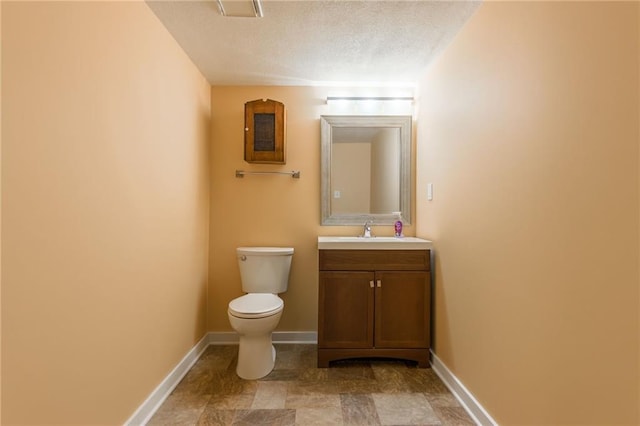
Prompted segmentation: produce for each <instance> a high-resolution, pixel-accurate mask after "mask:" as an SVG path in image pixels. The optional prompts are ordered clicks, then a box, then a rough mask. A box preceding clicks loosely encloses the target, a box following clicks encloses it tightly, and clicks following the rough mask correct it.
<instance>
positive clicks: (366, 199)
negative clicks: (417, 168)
mask: <svg viewBox="0 0 640 426" xmlns="http://www.w3.org/2000/svg"><path fill="white" fill-rule="evenodd" d="M320 141H321V147H322V152H321V162H322V164H321V172H322V176H321V196H322V225H362V224H364V222H365V221H366V220H373V223H374V225H391V224H393V223H394V222H395V221H396V220H397V219H398V213H397V212H400V220H402V221H403V222H404V223H406V224H410V223H411V116H397V115H396V116H386V115H385V116H348V115H324V116H321V117H320Z"/></svg>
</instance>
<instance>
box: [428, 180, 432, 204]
mask: <svg viewBox="0 0 640 426" xmlns="http://www.w3.org/2000/svg"><path fill="white" fill-rule="evenodd" d="M431 200H433V184H432V183H428V184H427V201H431Z"/></svg>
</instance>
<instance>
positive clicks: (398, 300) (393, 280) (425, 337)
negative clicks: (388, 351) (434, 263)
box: [375, 271, 431, 348]
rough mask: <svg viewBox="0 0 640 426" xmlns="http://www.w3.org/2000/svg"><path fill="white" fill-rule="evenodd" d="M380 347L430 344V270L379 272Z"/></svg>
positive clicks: (377, 323) (377, 330) (377, 319)
mask: <svg viewBox="0 0 640 426" xmlns="http://www.w3.org/2000/svg"><path fill="white" fill-rule="evenodd" d="M375 278H376V294H375V300H376V302H375V346H376V348H427V347H429V331H430V330H429V311H430V305H431V298H430V294H431V289H430V287H431V286H430V284H429V280H430V278H429V274H428V273H427V272H418V271H406V272H376V276H375Z"/></svg>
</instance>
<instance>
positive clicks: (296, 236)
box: [208, 86, 414, 331]
mask: <svg viewBox="0 0 640 426" xmlns="http://www.w3.org/2000/svg"><path fill="white" fill-rule="evenodd" d="M330 90H331V88H312V87H219V86H214V87H213V88H212V90H211V115H212V126H211V132H212V134H211V139H212V145H211V225H210V229H211V234H210V251H209V253H210V260H209V277H210V278H209V283H210V284H209V303H208V307H209V313H208V319H209V321H208V327H209V330H211V331H230V330H231V327H230V326H229V321H228V318H227V305H228V303H229V301H230V300H231V299H233V298H234V297H237V296H239V295H241V294H242V292H241V286H240V273H239V271H238V266H237V261H236V258H235V249H236V247H239V246H247V245H276V246H291V247H294V248H295V254H294V256H293V262H292V266H291V277H290V281H289V290H288V291H287V293H285V294H283V295H282V298H283V300H284V301H285V308H284V313H283V315H282V319H281V321H280V324H279V326H278V330H281V331H315V330H316V329H317V311H318V308H317V299H318V277H317V275H318V274H317V269H318V260H317V236H318V235H357V233H359V232H362V227H361V226H335V227H331V226H320V115H323V114H328V113H329V111H328V110H327V108H328V106H327V105H326V102H325V99H326V96H327V94H328V93H329V91H330ZM263 98H269V99H274V100H278V101H280V102H283V103H284V104H285V106H286V108H287V149H288V152H287V164H286V165H264V164H248V163H245V162H244V160H243V158H244V157H243V130H242V129H243V127H244V103H245V102H247V101H251V100H254V99H263ZM236 169H243V170H257V171H262V170H285V171H288V170H300V172H301V177H300V179H299V180H298V179H292V178H290V177H287V176H279V175H276V176H246V177H244V178H236V177H235V170H236ZM373 231H374V233H376V234H378V235H393V226H374V227H373ZM413 232H414V228H413V226H407V227H406V231H405V233H406V235H413Z"/></svg>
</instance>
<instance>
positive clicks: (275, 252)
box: [236, 247, 293, 256]
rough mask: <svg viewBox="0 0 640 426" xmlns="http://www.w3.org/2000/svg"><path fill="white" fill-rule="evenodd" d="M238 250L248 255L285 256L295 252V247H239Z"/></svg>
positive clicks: (239, 252)
mask: <svg viewBox="0 0 640 426" xmlns="http://www.w3.org/2000/svg"><path fill="white" fill-rule="evenodd" d="M236 252H237V253H238V254H244V255H247V256H249V255H252V256H283V255H290V254H293V247H238V248H237V249H236Z"/></svg>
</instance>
